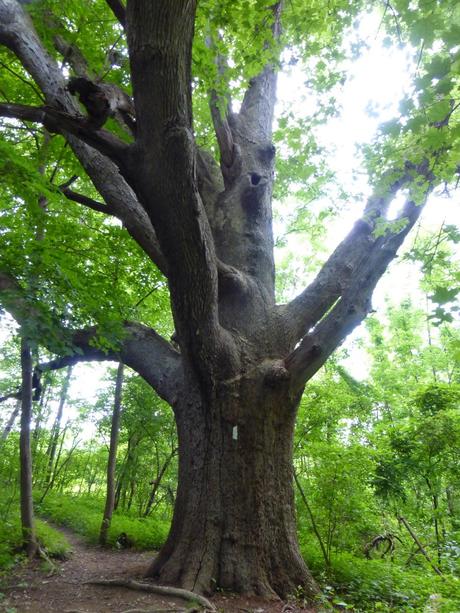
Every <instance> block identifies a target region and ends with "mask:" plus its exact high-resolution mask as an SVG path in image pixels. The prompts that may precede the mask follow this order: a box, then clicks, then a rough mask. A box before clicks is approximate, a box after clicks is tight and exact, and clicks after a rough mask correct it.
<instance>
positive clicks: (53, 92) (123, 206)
mask: <svg viewBox="0 0 460 613" xmlns="http://www.w3.org/2000/svg"><path fill="white" fill-rule="evenodd" d="M0 43H2V44H4V45H6V46H7V47H9V48H10V49H11V50H12V51H13V52H14V53H15V54H16V55H17V57H18V58H19V60H20V61H21V62H22V64H23V66H24V67H25V69H26V70H27V71H28V72H29V73H30V74H31V75H32V77H33V78H34V80H35V82H36V83H37V84H38V85H39V87H40V88H41V89H42V91H43V93H44V94H45V98H46V101H47V103H48V104H50V105H54V106H56V107H57V108H60V109H63V110H65V111H66V112H67V113H69V114H70V115H77V113H78V108H77V105H76V103H75V102H74V100H73V99H72V97H71V96H70V94H69V92H68V91H67V86H66V81H65V79H64V76H63V74H62V72H61V71H60V69H59V67H58V65H57V64H56V62H55V61H54V60H53V59H52V58H51V57H50V56H49V55H48V53H47V52H46V50H45V49H44V47H43V45H42V44H41V42H40V40H39V38H38V36H37V33H36V32H35V29H34V27H33V24H32V22H31V20H30V17H29V16H28V15H27V13H25V12H24V10H23V9H22V7H21V6H20V5H19V3H18V2H16V1H15V0H0ZM67 139H68V141H69V143H70V145H71V147H72V149H73V151H74V152H75V154H76V156H77V157H78V159H79V161H80V162H81V164H82V165H83V167H84V169H85V171H86V172H87V173H88V176H89V177H90V179H91V180H92V182H93V183H94V185H95V187H96V189H97V190H98V191H99V193H100V194H101V195H102V197H103V198H104V200H105V202H106V203H107V205H108V206H109V207H113V209H114V211H115V214H116V216H117V217H118V218H119V219H121V220H122V221H123V223H124V225H125V227H126V229H127V231H128V232H129V234H130V235H131V236H132V237H133V238H134V240H135V241H136V242H137V243H138V244H139V245H140V246H141V247H142V249H143V250H144V251H145V252H146V254H147V255H148V256H149V257H150V259H151V260H152V261H153V262H154V263H155V264H156V265H157V266H158V268H159V269H160V270H161V271H162V272H163V273H166V263H165V260H164V257H163V255H162V254H161V250H160V248H159V244H158V240H157V237H156V235H155V232H154V230H153V227H152V224H151V222H150V220H149V218H148V216H147V214H146V212H145V211H144V210H143V209H142V207H141V206H140V204H139V202H138V200H137V198H136V196H135V194H134V192H133V191H132V189H131V188H130V187H129V185H128V184H127V182H126V181H125V179H124V178H123V177H122V176H121V175H120V172H119V169H118V168H117V166H116V165H115V164H114V163H113V162H112V161H111V160H110V159H108V158H107V157H105V156H103V155H102V154H101V153H99V152H98V151H96V150H95V149H93V148H91V147H89V146H87V145H85V144H84V143H83V142H82V141H81V140H80V139H79V138H77V137H74V136H72V135H68V138H67Z"/></svg>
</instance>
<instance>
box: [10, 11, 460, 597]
mask: <svg viewBox="0 0 460 613" xmlns="http://www.w3.org/2000/svg"><path fill="white" fill-rule="evenodd" d="M107 4H108V5H110V7H112V6H113V3H107ZM421 4H422V3H421ZM364 6H365V3H358V2H357V3H353V7H350V6H349V3H347V2H342V1H341V0H336V1H334V2H333V3H332V4H331V3H328V5H327V6H323V4H322V3H320V4H318V3H316V2H311V3H310V4H309V5H308V6H306V5H305V4H304V3H303V2H290V3H286V5H285V6H284V5H283V3H281V2H280V3H276V4H274V5H273V4H272V3H268V2H264V1H259V0H254V1H253V2H241V3H234V2H223V3H218V5H217V4H216V3H214V2H211V1H208V2H206V1H204V2H202V3H200V5H199V8H198V10H197V8H196V6H195V3H194V2H183V1H180V0H177V1H174V2H171V1H169V0H164V1H160V2H157V3H151V2H149V1H148V0H145V1H144V0H139V1H137V2H134V1H130V2H128V4H127V7H126V11H125V10H124V7H122V5H119V4H117V10H116V11H115V15H116V16H117V18H118V20H119V21H120V23H118V22H115V21H112V22H111V23H108V22H107V19H108V18H109V17H110V15H111V13H110V11H109V8H108V6H106V4H105V3H104V2H96V3H93V4H92V6H91V15H90V20H91V28H88V15H87V14H86V9H85V10H83V9H82V7H81V6H80V5H79V3H69V6H68V7H66V15H65V20H64V19H63V16H61V15H60V7H59V5H57V4H56V3H54V1H52V0H49V1H47V2H41V3H36V4H32V6H31V7H30V10H31V15H28V14H26V13H25V12H24V10H23V8H22V7H21V6H20V4H19V3H18V2H16V1H15V0H0V42H1V43H2V44H3V45H4V46H5V47H6V49H7V51H4V54H5V59H6V64H7V72H8V83H9V84H11V89H9V90H8V92H7V93H6V95H4V96H3V97H4V102H3V103H2V104H0V115H2V116H3V117H7V118H11V119H12V120H13V121H10V122H6V123H5V128H4V132H3V141H2V145H1V147H2V153H4V155H3V157H2V160H4V161H3V162H2V163H3V165H4V166H5V167H6V169H7V170H8V176H9V180H8V181H7V182H5V185H4V186H2V190H3V196H4V197H3V199H2V200H3V202H4V203H5V204H6V207H5V211H4V213H2V217H3V219H2V220H3V221H4V222H5V224H6V227H7V228H8V231H7V232H6V233H4V234H3V235H2V236H1V237H0V240H2V245H1V246H2V260H1V262H0V299H1V302H2V305H4V307H5V308H6V309H7V310H8V311H9V312H11V313H12V314H13V315H14V317H15V318H16V319H17V320H18V321H19V322H24V321H25V320H27V321H30V320H33V321H34V329H35V334H36V336H37V339H38V340H39V341H40V342H41V343H42V344H44V345H46V346H47V347H48V348H49V350H51V351H53V352H54V353H55V354H56V355H57V357H56V358H55V359H54V360H52V361H51V362H50V363H48V364H47V365H46V366H45V365H43V366H42V367H41V368H42V369H43V370H44V369H46V368H59V367H62V366H66V365H69V364H72V363H75V362H77V361H81V360H88V359H114V358H116V359H119V360H121V361H122V362H124V363H125V364H127V365H128V366H130V367H131V368H133V369H134V370H136V371H137V372H138V373H139V374H140V375H141V376H142V377H144V379H145V380H146V381H147V382H148V383H149V384H150V385H151V386H152V387H153V388H154V389H155V390H156V392H157V393H158V394H159V396H160V397H161V398H162V399H163V400H165V401H166V402H168V403H169V404H170V405H171V406H172V408H173V410H174V415H175V419H176V424H177V430H178V441H179V473H178V474H179V483H178V490H177V501H176V505H175V512H174V517H173V522H172V527H171V531H170V535H169V538H168V540H167V542H166V544H165V546H164V547H163V549H162V550H161V552H160V554H159V555H158V557H157V558H156V559H155V561H154V562H153V564H152V567H151V569H150V574H151V575H152V576H154V577H156V578H158V579H159V580H160V581H161V582H166V583H173V584H178V585H181V586H184V587H188V588H192V589H196V590H198V591H210V590H212V589H213V588H215V587H216V586H219V587H221V588H228V589H233V590H236V591H241V592H246V593H252V592H256V593H258V594H262V595H273V593H277V594H280V595H286V594H288V593H292V592H293V591H294V590H296V589H297V588H298V586H302V587H303V588H304V590H305V592H306V593H307V594H310V595H313V594H314V593H315V592H316V586H315V583H314V582H313V580H312V578H311V576H310V574H309V572H308V569H307V567H306V565H305V563H304V561H303V559H302V557H301V555H300V552H299V549H298V544H297V538H296V531H295V521H294V499H293V490H292V471H291V459H292V445H293V429H294V424H295V419H296V413H297V408H298V404H299V400H300V397H301V395H302V392H303V389H304V386H305V384H306V382H307V381H308V380H309V379H310V378H311V377H312V376H313V375H314V374H315V373H316V372H317V371H318V369H319V368H320V367H321V366H322V365H323V364H324V363H325V361H326V360H327V358H328V357H329V356H330V355H331V353H332V352H333V351H334V350H335V349H336V347H337V346H338V345H339V344H340V343H341V342H342V341H343V339H344V338H345V337H346V335H347V334H348V333H349V332H350V331H351V330H352V329H353V328H354V327H355V326H357V325H358V324H359V323H360V322H361V321H362V320H363V319H364V318H365V317H366V315H367V314H368V312H369V311H370V310H371V302H370V300H371V295H372V292H373V290H374V288H375V286H376V284H377V282H378V280H379V279H380V277H381V276H382V274H383V273H384V271H385V270H386V268H387V266H388V264H389V263H390V262H391V260H392V259H393V258H394V257H395V255H396V252H397V250H398V248H399V247H400V245H401V244H402V242H403V240H404V238H405V237H406V236H407V234H408V232H409V231H410V229H411V228H412V227H413V225H414V224H415V223H416V221H417V219H418V217H419V215H420V211H421V208H422V205H423V204H424V202H425V201H426V199H427V198H428V196H429V194H430V193H431V192H432V191H433V189H434V188H435V187H436V186H438V185H440V184H444V183H446V182H447V183H449V182H452V181H453V180H454V178H455V175H456V173H457V166H458V150H459V141H460V139H459V134H458V117H457V114H456V110H457V101H456V99H457V97H458V55H457V54H458V50H457V49H456V44H457V39H458V37H457V36H456V35H457V34H458V23H457V20H456V19H457V16H458V12H457V11H458V7H457V8H456V3H455V2H443V3H442V6H441V4H440V3H434V4H433V3H430V6H429V7H427V6H426V5H425V3H423V6H422V5H421V6H420V7H418V8H420V9H421V10H420V12H419V11H415V10H414V8H413V3H411V2H405V1H398V2H396V3H395V6H394V7H392V8H393V11H386V12H385V14H384V15H383V17H382V18H383V22H384V23H385V24H386V25H387V26H388V29H389V39H388V40H389V43H391V38H392V36H394V37H395V38H398V39H401V38H402V37H403V36H404V37H406V38H409V37H410V40H411V42H412V44H414V45H418V46H419V47H420V52H419V69H418V77H417V79H416V81H415V83H414V89H413V91H412V92H411V96H410V97H408V99H407V100H405V101H404V103H403V104H402V105H401V109H402V111H401V112H402V114H401V117H400V118H398V119H397V120H395V121H393V122H390V123H389V124H387V125H386V126H385V127H384V129H383V130H382V138H381V139H380V141H379V142H378V143H376V145H375V146H374V147H373V148H372V150H369V151H368V153H367V162H368V169H369V174H370V183H371V184H372V186H373V189H374V192H373V194H372V195H371V196H370V198H369V199H368V202H367V204H366V206H365V209H364V214H363V216H362V218H361V219H360V220H359V221H358V222H357V223H356V225H355V226H354V228H353V229H352V231H351V232H350V233H349V234H348V236H347V237H346V238H345V239H344V240H343V241H342V242H341V243H340V244H339V246H338V247H337V248H336V250H335V251H334V252H333V254H332V255H331V256H330V258H329V259H328V260H327V261H326V263H325V264H324V266H323V267H322V268H321V270H320V271H319V273H318V275H317V277H316V279H315V280H314V281H313V282H312V283H311V284H310V285H309V286H308V287H307V288H306V289H305V290H304V291H303V292H301V293H300V294H299V296H297V297H296V298H295V299H293V300H292V301H290V302H288V303H287V304H283V305H278V304H276V300H275V271H274V256H273V234H272V195H273V190H274V170H275V148H274V145H273V140H274V135H273V128H272V124H273V117H274V106H275V96H276V81H277V71H278V69H279V64H280V61H281V58H282V51H283V49H287V48H292V49H295V52H296V53H298V55H299V58H300V59H301V61H302V62H304V63H305V66H309V67H311V66H313V68H310V70H311V71H312V75H311V83H312V85H313V86H314V87H316V88H317V89H318V90H319V91H321V92H322V93H325V94H326V93H327V92H328V90H330V89H331V87H332V85H333V84H334V83H336V82H337V79H338V78H340V77H339V76H337V74H336V67H337V65H338V64H337V63H338V61H339V60H340V59H341V57H342V56H343V53H342V47H341V43H342V38H343V36H344V34H345V33H346V32H347V27H348V26H349V25H350V24H351V22H352V20H353V19H354V18H355V16H356V14H357V12H358V11H359V10H360V9H361V8H363V7H364ZM67 9H68V10H67ZM390 12H391V13H392V14H391V15H390V14H389V13H390ZM446 17H448V18H447V19H446ZM281 26H283V28H282V27H281ZM125 36H126V38H124V37H125ZM96 41H97V42H96ZM121 41H123V42H121ZM115 47H117V49H115ZM115 50H116V51H118V55H117V54H115V53H114V51H115ZM128 57H129V66H128V62H127V58H128ZM319 58H320V59H319ZM64 65H66V68H67V70H66V71H65V70H63V66H64ZM69 70H70V72H71V73H72V75H73V76H75V77H76V78H77V80H74V79H73V80H72V81H71V82H70V87H68V84H67V80H66V74H67V71H69ZM108 75H110V79H109V78H105V77H108ZM130 85H131V86H132V93H133V99H134V108H132V107H130V106H129V104H128V102H129V100H128V99H127V97H126V95H125V92H124V90H123V88H124V87H127V88H128V87H129V86H130ZM72 93H74V94H76V93H78V94H79V96H78V99H79V102H80V103H81V105H82V107H80V106H79V104H78V101H77V97H76V96H72V95H71V94H72ZM232 98H233V99H236V100H237V101H239V102H240V105H239V110H238V112H236V111H235V110H233V108H235V109H236V108H237V107H236V105H235V107H233V106H232V100H231V99H232ZM331 107H333V103H331V105H330V107H329V110H331ZM83 108H84V109H85V110H84V111H83ZM206 109H209V110H206ZM327 109H328V107H327V105H326V110H325V111H324V113H323V115H324V114H325V115H327ZM320 115H321V114H320ZM192 116H193V121H192ZM310 119H311V125H314V123H315V121H321V116H317V115H316V116H315V115H314V114H313V116H312V117H311V118H310ZM106 121H107V125H106V127H102V126H103V124H104V123H105V122H106ZM24 122H25V124H24ZM30 122H32V126H30ZM36 124H38V125H43V126H44V127H45V134H48V133H51V134H60V135H61V136H52V137H51V138H50V139H49V140H48V137H46V138H45V136H44V135H43V134H42V133H41V131H40V128H38V129H37V127H36ZM24 125H25V130H22V128H23V127H24ZM308 125H309V124H308V123H307V128H306V129H307V130H308ZM296 129H298V126H296ZM18 133H19V134H20V135H21V137H20V138H18ZM287 134H288V135H289V130H288V131H287ZM22 135H23V136H24V140H23V141H22ZM62 137H63V138H62ZM280 140H281V139H279V142H280ZM21 141H22V142H21ZM34 142H35V143H36V145H35V149H34ZM13 144H15V145H16V148H15V150H14V151H13V150H12V145H13ZM280 145H281V146H280V147H279V148H280V149H281V150H282V144H281V142H280ZM44 146H46V156H45V157H44V156H43V147H44ZM216 154H217V155H216ZM215 157H218V158H219V163H217V162H216V160H215ZM280 157H281V159H280V162H281V165H280V167H281V168H282V167H283V162H286V159H284V160H283V156H282V155H281V156H280ZM43 160H45V161H43ZM285 166H287V167H288V169H287V171H286V169H285V172H283V173H280V174H281V176H280V189H281V190H282V189H283V186H284V189H287V186H288V185H289V184H290V183H291V182H292V181H293V180H294V179H296V178H298V177H299V173H298V172H296V170H295V164H293V165H292V166H291V167H289V165H288V164H285ZM311 174H314V173H313V170H312V172H311ZM76 175H78V176H79V177H80V178H79V179H78V183H76V182H77V179H76V178H75V177H76ZM299 178H300V179H301V180H302V178H303V180H304V181H305V180H306V178H305V176H303V177H302V176H300V177H299ZM76 184H77V185H78V189H79V191H75V190H74V187H75V186H76ZM37 194H39V195H40V196H41V197H42V202H43V206H38V204H37ZM97 194H99V195H97ZM397 195H401V196H403V198H404V204H403V206H402V207H401V210H400V211H399V213H398V215H397V217H396V219H390V218H389V216H388V209H389V206H390V204H391V202H392V201H393V199H394V198H395V197H396V196H397ZM77 205H78V206H77ZM80 207H83V209H81V208H80ZM64 210H65V213H66V214H65V219H64V218H63V211H64ZM96 212H97V215H96ZM114 217H115V218H118V219H119V220H120V221H121V222H122V224H123V227H120V224H119V223H117V222H115V221H114V219H113V218H114ZM21 221H26V223H25V224H21ZM37 228H38V229H39V230H40V232H39V236H40V240H37V236H38V235H37ZM20 245H21V247H20ZM3 246H5V247H7V248H6V249H3ZM21 249H22V250H23V252H21ZM30 254H35V256H36V257H30ZM128 256H129V257H128ZM56 271H57V272H56ZM31 276H32V277H33V278H34V279H37V282H36V283H35V284H34V292H33V293H31V292H28V291H27V287H28V285H27V280H28V279H30V278H31ZM166 287H167V290H168V292H169V297H170V301H171V312H172V321H173V326H174V329H175V334H174V341H173V342H168V341H167V340H166V339H165V338H164V337H163V336H161V335H160V334H161V332H166V333H168V332H172V325H169V326H168V325H163V329H161V328H160V329H158V330H157V331H155V330H154V329H153V328H152V327H151V326H152V325H153V324H154V323H155V317H154V316H153V315H152V313H154V312H155V309H153V310H150V311H149V312H148V314H147V313H146V312H145V311H143V308H142V307H143V306H145V305H146V303H147V301H149V300H150V301H151V302H153V301H154V300H155V298H152V296H154V295H155V294H158V295H157V296H156V298H157V299H158V301H159V303H161V301H162V300H163V301H164V296H165V294H166ZM141 288H143V289H141ZM114 289H116V291H114ZM146 290H147V291H146ZM163 304H164V302H163ZM168 327H169V330H168ZM330 538H332V537H330Z"/></svg>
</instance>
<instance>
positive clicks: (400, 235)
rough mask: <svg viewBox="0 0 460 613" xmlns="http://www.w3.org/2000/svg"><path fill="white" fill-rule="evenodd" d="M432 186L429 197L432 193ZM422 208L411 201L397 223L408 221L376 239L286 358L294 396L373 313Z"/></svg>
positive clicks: (407, 203) (409, 200)
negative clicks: (379, 286) (382, 281)
mask: <svg viewBox="0 0 460 613" xmlns="http://www.w3.org/2000/svg"><path fill="white" fill-rule="evenodd" d="M431 189H432V187H431V186H430V187H429V188H428V190H427V195H428V193H429V192H430V191H431ZM422 208H423V206H422V205H417V204H415V202H414V201H413V200H412V199H411V198H409V199H408V200H407V201H406V203H405V205H404V208H403V211H402V213H401V215H400V216H399V217H398V219H397V220H395V224H396V225H398V224H399V222H402V221H406V223H405V225H404V227H403V228H402V229H401V230H399V231H396V232H394V233H391V232H390V233H388V234H387V235H386V236H380V237H379V238H377V239H376V240H375V241H374V242H373V244H372V248H371V249H370V251H369V253H368V254H367V257H366V258H364V259H363V261H362V262H361V264H360V266H359V267H358V268H357V269H356V271H355V273H354V277H353V281H352V282H351V283H350V284H349V286H348V287H347V288H346V289H345V290H344V291H342V293H341V296H340V298H339V299H338V301H337V302H336V304H335V306H333V308H332V309H331V311H330V312H329V313H328V314H327V315H326V316H325V317H324V318H323V319H322V320H321V321H320V322H319V323H318V324H317V325H316V326H315V328H314V329H313V330H312V331H311V332H310V333H308V334H306V336H304V338H303V339H302V341H301V343H300V344H299V346H298V347H297V348H296V349H295V350H294V351H293V352H292V353H291V354H290V355H289V356H288V357H287V358H286V360H285V366H286V369H287V370H288V371H289V373H290V374H291V386H292V388H291V389H292V392H293V394H296V393H298V392H299V390H301V389H302V388H303V386H304V385H305V382H306V381H307V380H309V379H310V378H311V377H312V376H313V375H314V374H315V373H316V372H317V371H318V370H319V368H321V366H322V365H323V364H324V363H325V361H326V360H327V358H328V357H329V356H330V355H331V353H332V352H333V351H334V350H335V349H336V348H337V347H338V346H339V345H340V343H341V342H342V341H343V340H344V339H345V337H346V336H347V335H348V334H350V332H351V331H352V330H353V329H354V328H355V327H356V326H358V325H359V324H360V323H361V322H362V321H363V320H364V318H365V317H366V316H367V314H368V313H369V312H370V311H371V297H372V293H373V291H374V289H375V286H376V285H377V283H378V281H379V280H380V278H381V277H382V275H383V274H384V272H385V271H386V269H387V267H388V265H389V263H390V262H391V261H392V260H393V259H394V257H395V255H396V252H397V250H398V249H399V247H400V246H401V244H402V243H403V241H404V239H405V237H406V236H407V234H408V233H409V231H410V230H411V228H412V227H413V226H414V224H415V222H416V221H417V219H418V217H419V216H420V213H421V211H422Z"/></svg>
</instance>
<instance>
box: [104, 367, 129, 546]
mask: <svg viewBox="0 0 460 613" xmlns="http://www.w3.org/2000/svg"><path fill="white" fill-rule="evenodd" d="M123 368H124V366H123V363H122V362H120V364H119V365H118V370H117V378H116V383H115V400H114V403H113V413H112V425H111V429H110V449H109V459H108V462H107V494H106V499H105V508H104V517H103V519H102V524H101V531H100V533H99V543H100V544H101V545H106V543H107V533H108V531H109V528H110V523H111V521H112V514H113V508H114V505H115V466H116V462H117V448H118V433H119V430H120V416H121V391H122V387H123Z"/></svg>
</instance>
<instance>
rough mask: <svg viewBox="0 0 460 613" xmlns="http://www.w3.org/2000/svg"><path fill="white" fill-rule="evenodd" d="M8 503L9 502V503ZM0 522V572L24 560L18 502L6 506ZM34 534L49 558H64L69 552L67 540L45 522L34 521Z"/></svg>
mask: <svg viewBox="0 0 460 613" xmlns="http://www.w3.org/2000/svg"><path fill="white" fill-rule="evenodd" d="M5 499H6V497H5ZM9 502H10V501H9ZM2 511H4V512H3V513H2V514H1V516H2V521H1V522H0V570H1V571H5V570H8V569H9V568H11V567H12V566H14V565H15V564H17V563H18V562H20V561H21V560H22V559H23V558H24V554H23V552H22V549H21V545H22V534H21V522H20V518H19V502H18V501H15V503H14V504H8V508H7V509H6V508H5V507H4V508H2ZM35 524H36V526H35V527H36V533H37V538H38V541H39V543H40V545H41V547H42V548H43V549H44V550H45V551H46V553H47V554H48V556H49V557H51V558H65V557H67V555H68V554H69V552H70V545H69V543H68V541H67V539H66V538H65V537H64V536H63V535H62V534H61V533H60V532H58V531H57V530H55V529H54V528H52V527H51V526H49V525H48V524H47V523H46V522H45V521H43V520H40V519H36V522H35Z"/></svg>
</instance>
